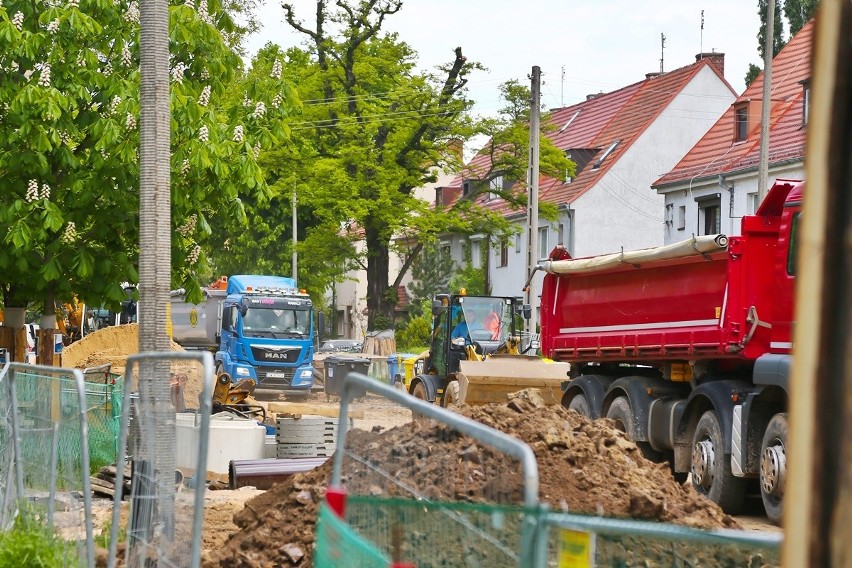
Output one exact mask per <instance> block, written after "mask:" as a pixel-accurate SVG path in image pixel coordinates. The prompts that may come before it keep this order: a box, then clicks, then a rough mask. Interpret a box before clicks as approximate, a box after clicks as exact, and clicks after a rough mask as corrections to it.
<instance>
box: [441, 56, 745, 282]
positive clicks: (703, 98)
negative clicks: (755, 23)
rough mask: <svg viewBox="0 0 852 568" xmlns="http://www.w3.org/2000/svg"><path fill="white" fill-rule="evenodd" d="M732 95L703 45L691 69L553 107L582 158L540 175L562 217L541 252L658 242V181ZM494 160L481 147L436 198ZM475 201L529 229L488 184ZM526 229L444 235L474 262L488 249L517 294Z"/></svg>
mask: <svg viewBox="0 0 852 568" xmlns="http://www.w3.org/2000/svg"><path fill="white" fill-rule="evenodd" d="M735 98H736V93H735V92H734V90H733V89H732V88H731V86H730V85H729V84H728V82H727V81H726V80H725V78H724V54H721V53H705V54H699V55H698V56H696V62H695V63H692V64H690V65H687V66H685V67H681V68H679V69H675V70H673V71H669V72H666V73H649V74H648V75H646V78H645V79H644V80H643V81H639V82H637V83H634V84H632V85H628V86H626V87H623V88H620V89H617V90H615V91H612V92H609V93H601V94H597V95H590V96H588V97H587V98H586V100H584V101H582V102H580V103H577V104H575V105H571V106H568V107H565V108H560V109H556V110H554V111H552V112H551V115H550V120H551V122H552V125H553V126H554V128H553V130H552V131H551V132H549V133H548V134H547V136H548V137H550V138H551V139H552V140H553V142H554V143H555V144H556V145H557V147H558V148H560V149H562V150H563V151H564V152H566V154H567V155H568V156H569V157H570V158H571V159H572V160H573V161H574V162H575V163H576V171H575V174H574V177H573V178H566V179H549V178H542V179H540V182H539V200H540V202H549V203H552V204H554V205H556V206H557V208H558V211H559V218H558V220H557V221H556V222H555V223H551V222H549V221H547V220H545V219H539V220H538V226H537V227H536V230H537V231H538V241H539V247H538V249H539V250H538V252H537V254H538V257H539V258H545V257H547V255H548V254H549V253H550V251H551V250H552V249H553V247H555V246H556V245H563V246H565V247H566V249H567V250H568V252H569V253H570V254H571V255H572V256H574V257H583V256H591V255H596V254H603V253H610V252H614V251H618V250H620V249H622V248H623V249H624V250H633V249H640V248H646V247H652V246H657V245H661V244H662V243H663V223H664V220H665V218H664V215H663V213H664V210H665V208H664V200H663V196H662V195H660V194H658V193H656V192H655V191H653V190H652V189H651V183H652V182H653V181H654V180H656V179H657V178H658V177H659V176H660V174H661V173H662V172H667V171H669V170H671V168H673V167H674V166H675V165H676V164H677V163H678V162H679V161H680V160H681V158H683V156H684V155H685V154H686V153H687V152H688V151H689V149H690V148H692V147H693V146H694V145H695V143H696V142H698V140H700V139H701V138H702V137H703V136H704V134H705V133H706V132H707V130H708V129H709V128H710V127H711V126H713V124H715V123H716V121H717V120H718V119H719V117H720V116H722V114H723V113H724V112H725V111H726V110H727V109H728V108H729V107H730V105H731V103H732V102H733V101H734V100H735ZM489 163H490V158H489V157H488V155H487V154H484V153H480V154H479V155H478V156H476V157H475V158H474V159H473V160H472V161H471V162H470V163H469V164H468V166H467V167H466V168H465V170H464V171H463V172H462V173H461V174H460V175H458V176H456V177H455V178H454V180H453V182H452V183H451V184H450V185H449V186H445V187H441V188H439V189H438V191H439V194H438V200H440V201H442V202H444V203H448V202H451V201H452V200H454V199H457V198H458V197H459V196H460V195H464V194H465V190H466V189H467V188H468V187H470V185H469V184H470V183H471V181H472V180H473V181H475V179H476V176H477V172H481V171H484V170H487V169H489V168H488V166H489ZM495 182H496V183H500V184H507V185H504V187H510V186H511V183H512V182H511V180H495V181H493V182H491V183H495ZM477 199H478V204H479V205H480V206H482V207H486V208H490V209H492V210H495V211H498V212H501V213H503V214H504V215H505V216H506V218H508V219H509V220H510V221H512V222H515V223H517V224H518V225H519V226H520V227H521V228H523V229H525V227H526V217H527V214H526V211H525V210H520V211H518V210H512V209H511V208H510V207H509V206H508V205H507V203H506V202H505V201H504V200H502V199H494V198H491V195H490V194H488V193H487V192H483V195H480V196H479V197H478V198H477ZM526 235H527V231H526V230H521V231H520V233H519V234H518V235H517V237H516V238H515V240H514V242H510V243H504V244H502V245H501V244H498V243H492V242H491V240H490V237H489V236H488V235H472V236H465V235H447V236H445V238H444V239H443V240H442V246H443V247H444V250H445V251H446V252H448V253H449V254H451V255H452V257H453V258H454V259H456V260H457V261H459V262H461V260H462V259H463V258H464V255H465V253H466V252H467V251H470V253H471V254H470V257H471V259H472V262H473V263H474V266H478V265H479V263H480V262H481V261H480V255H479V254H478V252H479V251H481V250H484V247H488V250H489V253H488V255H486V260H485V262H486V264H487V266H486V267H484V268H485V269H486V272H487V274H488V283H489V286H490V288H491V291H492V293H493V294H497V295H519V294H520V293H521V290H522V288H523V286H524V283H525V282H524V281H525V276H526V271H525V268H526V258H527V237H526ZM468 247H469V248H468Z"/></svg>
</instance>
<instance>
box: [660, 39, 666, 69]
mask: <svg viewBox="0 0 852 568" xmlns="http://www.w3.org/2000/svg"><path fill="white" fill-rule="evenodd" d="M665 49H666V34H664V33H662V32H660V74H661V75H662V73H663V57H664V55H663V52H664V51H665Z"/></svg>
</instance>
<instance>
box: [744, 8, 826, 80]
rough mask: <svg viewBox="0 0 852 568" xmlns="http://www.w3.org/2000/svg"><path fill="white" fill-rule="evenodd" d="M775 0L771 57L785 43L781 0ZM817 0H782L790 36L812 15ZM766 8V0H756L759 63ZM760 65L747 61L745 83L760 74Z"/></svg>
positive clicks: (762, 51) (764, 38)
mask: <svg viewBox="0 0 852 568" xmlns="http://www.w3.org/2000/svg"><path fill="white" fill-rule="evenodd" d="M774 1H775V14H774V18H773V33H772V57H775V56H776V55H778V52H779V51H781V49H782V48H783V47H784V45H785V44H786V43H787V42H786V40H785V39H784V22H783V17H782V10H781V0H774ZM818 6H819V0H784V9H783V16H786V18H787V22H788V25H789V28H790V37H793V36H794V35H796V34H797V33H798V32H799V30H800V29H802V28H803V27H804V26H805V24H807V23H808V22H809V21H810V19H811V18H812V17H813V16H814V13H815V12H816V9H817V7H818ZM766 9H767V0H758V2H757V14H758V15H759V16H760V29H758V32H757V53H758V55H759V56H760V61H761V63H762V62H763V58H764V46H765V45H766ZM761 70H762V67H761V66H760V65H755V64H753V63H749V66H748V71H747V72H746V75H745V84H746V85H750V84H751V82H752V81H754V80H755V79H756V78H757V76H758V75H759V74H760V72H761Z"/></svg>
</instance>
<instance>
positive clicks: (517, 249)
mask: <svg viewBox="0 0 852 568" xmlns="http://www.w3.org/2000/svg"><path fill="white" fill-rule="evenodd" d="M515 252H516V253H519V252H521V235H515Z"/></svg>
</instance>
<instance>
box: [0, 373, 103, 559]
mask: <svg viewBox="0 0 852 568" xmlns="http://www.w3.org/2000/svg"><path fill="white" fill-rule="evenodd" d="M89 410H90V405H89V401H88V400H87V393H86V386H85V380H84V378H83V375H82V373H81V372H80V371H78V370H74V369H63V368H58V367H47V366H38V365H24V364H21V363H9V364H7V365H6V366H4V368H3V371H2V372H0V412H2V415H3V418H4V419H3V421H2V423H1V424H0V452H2V453H0V455H2V464H0V483H2V514H0V516H1V517H2V525H3V527H4V528H6V527H9V526H10V524H11V523H12V522H13V520H14V519H15V518H16V517H17V516H18V515H19V513H21V512H22V511H23V510H24V509H26V513H27V515H33V516H34V517H35V518H36V519H37V520H38V521H39V522H43V523H44V524H46V525H47V526H48V527H50V528H52V529H53V531H54V532H55V533H56V535H57V536H58V537H60V538H61V539H63V540H65V541H67V542H68V545H69V552H70V553H69V555H68V556H67V558H66V563H65V565H66V566H94V544H93V542H94V540H93V529H92V493H91V487H90V484H89V474H90V461H89V430H88V421H87V418H88V414H89Z"/></svg>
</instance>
